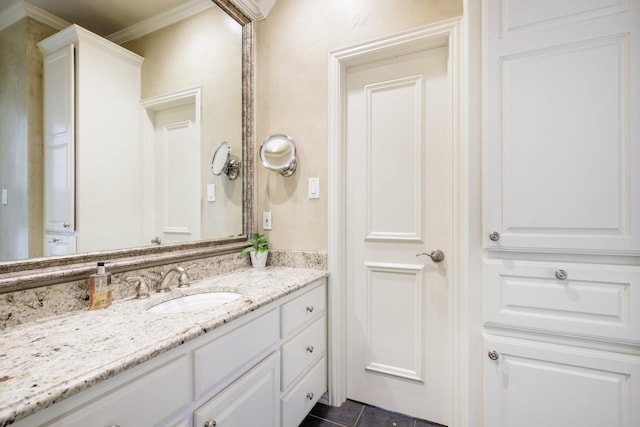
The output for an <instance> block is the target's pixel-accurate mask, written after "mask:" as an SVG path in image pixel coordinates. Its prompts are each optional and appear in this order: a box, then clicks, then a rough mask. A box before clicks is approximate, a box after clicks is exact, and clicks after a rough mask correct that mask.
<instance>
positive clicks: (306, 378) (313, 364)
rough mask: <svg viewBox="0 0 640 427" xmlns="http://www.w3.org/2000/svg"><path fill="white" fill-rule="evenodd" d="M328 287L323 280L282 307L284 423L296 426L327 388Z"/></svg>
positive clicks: (285, 426) (288, 426) (292, 426)
mask: <svg viewBox="0 0 640 427" xmlns="http://www.w3.org/2000/svg"><path fill="white" fill-rule="evenodd" d="M326 293H327V290H326V286H325V285H324V280H323V281H322V283H318V284H317V285H315V286H313V287H311V289H310V290H309V291H307V292H305V293H303V294H302V295H300V296H298V297H297V298H295V299H293V300H292V301H289V302H287V303H285V304H284V305H283V306H282V328H281V333H282V340H283V344H282V350H281V353H282V380H281V390H282V397H281V399H282V426H283V427H296V426H298V425H300V423H301V422H302V420H304V418H305V417H306V415H307V414H308V413H309V411H310V410H311V408H313V406H314V405H315V404H316V403H317V402H318V400H319V399H320V397H322V395H323V394H324V392H325V391H326V390H327V358H326V354H327V351H326V350H327V316H326V306H327V302H326V301H327V295H326Z"/></svg>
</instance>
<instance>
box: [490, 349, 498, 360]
mask: <svg viewBox="0 0 640 427" xmlns="http://www.w3.org/2000/svg"><path fill="white" fill-rule="evenodd" d="M499 357H500V355H499V354H498V352H497V351H495V350H491V351H490V352H489V359H491V360H498V358H499Z"/></svg>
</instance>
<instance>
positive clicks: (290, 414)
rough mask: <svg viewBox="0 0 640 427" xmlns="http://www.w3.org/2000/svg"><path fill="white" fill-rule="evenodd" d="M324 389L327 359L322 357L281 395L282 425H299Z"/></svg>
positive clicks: (290, 426) (294, 426) (325, 385)
mask: <svg viewBox="0 0 640 427" xmlns="http://www.w3.org/2000/svg"><path fill="white" fill-rule="evenodd" d="M325 391H327V359H326V358H324V357H323V358H322V359H320V360H319V361H318V363H317V364H316V365H315V366H314V367H313V368H312V369H311V371H309V373H308V374H307V375H305V376H304V378H303V379H302V380H301V381H300V382H299V383H298V384H297V385H296V386H295V387H293V389H291V391H290V392H288V393H287V394H285V395H284V396H283V398H282V426H283V427H296V426H299V425H300V423H301V422H302V420H304V417H306V416H307V414H308V413H309V412H310V411H311V408H313V406H314V405H315V404H316V403H317V402H318V400H319V399H320V397H321V396H322V395H323V394H324V392H325Z"/></svg>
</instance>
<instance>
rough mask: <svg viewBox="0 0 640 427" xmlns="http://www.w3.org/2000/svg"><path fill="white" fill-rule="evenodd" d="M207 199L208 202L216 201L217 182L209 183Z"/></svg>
mask: <svg viewBox="0 0 640 427" xmlns="http://www.w3.org/2000/svg"><path fill="white" fill-rule="evenodd" d="M207 201H208V202H215V201H216V185H215V184H207Z"/></svg>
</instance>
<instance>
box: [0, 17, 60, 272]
mask: <svg viewBox="0 0 640 427" xmlns="http://www.w3.org/2000/svg"><path fill="white" fill-rule="evenodd" d="M54 32H55V30H54V29H53V28H50V27H49V26H47V25H44V24H41V23H40V22H38V21H35V20H33V19H32V18H24V19H21V20H20V21H18V22H16V23H15V24H13V25H11V26H9V27H7V28H5V29H4V30H2V31H0V58H2V60H0V100H1V102H0V188H6V189H7V190H8V195H9V203H8V205H7V206H1V205H0V261H7V260H15V259H22V258H29V257H35V256H42V251H43V240H44V239H43V238H44V234H43V233H44V231H43V217H42V209H43V193H42V167H43V166H42V55H41V54H40V51H39V50H38V48H37V46H36V43H37V42H39V41H40V40H42V39H44V38H46V37H48V36H49V35H51V34H53V33H54Z"/></svg>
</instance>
